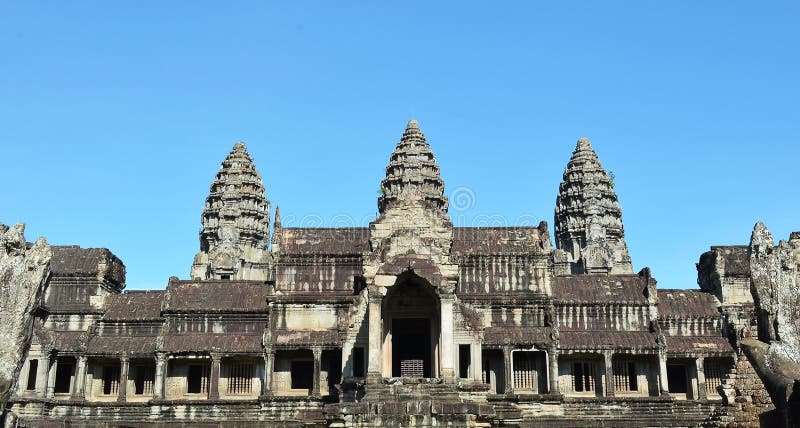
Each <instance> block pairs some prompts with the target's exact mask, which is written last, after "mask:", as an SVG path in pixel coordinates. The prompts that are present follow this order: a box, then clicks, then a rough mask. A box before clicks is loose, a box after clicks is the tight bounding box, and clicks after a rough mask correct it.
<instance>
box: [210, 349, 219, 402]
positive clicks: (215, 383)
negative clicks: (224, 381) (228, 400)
mask: <svg viewBox="0 0 800 428" xmlns="http://www.w3.org/2000/svg"><path fill="white" fill-rule="evenodd" d="M219 360H220V356H219V354H211V376H210V377H209V379H208V399H209V400H218V399H219Z"/></svg>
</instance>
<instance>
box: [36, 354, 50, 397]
mask: <svg viewBox="0 0 800 428" xmlns="http://www.w3.org/2000/svg"><path fill="white" fill-rule="evenodd" d="M49 375H50V353H49V352H43V353H42V358H41V361H39V367H37V368H36V393H37V394H38V395H40V396H42V397H44V396H46V395H47V378H48V377H49Z"/></svg>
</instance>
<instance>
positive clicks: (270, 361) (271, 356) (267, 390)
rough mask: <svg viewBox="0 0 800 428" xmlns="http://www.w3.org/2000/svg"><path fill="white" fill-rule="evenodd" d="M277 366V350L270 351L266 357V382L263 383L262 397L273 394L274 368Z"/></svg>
mask: <svg viewBox="0 0 800 428" xmlns="http://www.w3.org/2000/svg"><path fill="white" fill-rule="evenodd" d="M274 365H275V350H274V349H270V350H268V351H267V353H266V355H264V380H263V381H262V382H261V395H262V396H265V397H266V396H269V395H271V394H272V367H273V366H274Z"/></svg>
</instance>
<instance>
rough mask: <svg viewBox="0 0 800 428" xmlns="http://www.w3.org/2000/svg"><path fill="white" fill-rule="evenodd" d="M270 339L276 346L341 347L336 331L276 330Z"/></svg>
mask: <svg viewBox="0 0 800 428" xmlns="http://www.w3.org/2000/svg"><path fill="white" fill-rule="evenodd" d="M272 337H273V342H274V343H275V344H276V345H287V346H299V345H334V346H339V345H341V340H340V338H339V332H338V331H336V330H277V331H276V332H275V333H274V334H273V335H272Z"/></svg>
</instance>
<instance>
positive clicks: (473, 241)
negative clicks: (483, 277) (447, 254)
mask: <svg viewBox="0 0 800 428" xmlns="http://www.w3.org/2000/svg"><path fill="white" fill-rule="evenodd" d="M548 239H549V238H548ZM545 245H546V246H547V247H549V246H550V243H549V242H547V243H546V244H545V243H544V242H543V241H542V236H541V233H540V230H539V228H536V227H456V228H453V248H452V253H453V254H454V255H492V254H536V253H541V252H543V251H544V249H545V248H546V247H545Z"/></svg>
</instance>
